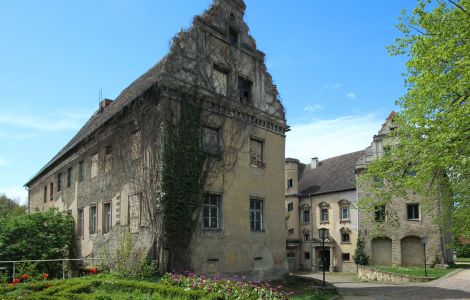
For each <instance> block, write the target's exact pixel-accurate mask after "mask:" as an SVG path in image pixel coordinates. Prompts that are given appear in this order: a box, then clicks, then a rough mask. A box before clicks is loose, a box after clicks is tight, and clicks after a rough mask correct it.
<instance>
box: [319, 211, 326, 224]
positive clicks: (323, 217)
mask: <svg viewBox="0 0 470 300" xmlns="http://www.w3.org/2000/svg"><path fill="white" fill-rule="evenodd" d="M327 222H328V208H322V209H321V210H320V223H327Z"/></svg>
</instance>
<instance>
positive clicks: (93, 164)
mask: <svg viewBox="0 0 470 300" xmlns="http://www.w3.org/2000/svg"><path fill="white" fill-rule="evenodd" d="M90 173H91V174H90V175H91V178H93V177H96V176H97V175H98V153H95V154H93V155H92V156H91V172H90Z"/></svg>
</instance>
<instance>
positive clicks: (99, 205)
mask: <svg viewBox="0 0 470 300" xmlns="http://www.w3.org/2000/svg"><path fill="white" fill-rule="evenodd" d="M245 8H246V7H245V4H244V2H243V1H242V0H214V2H213V4H212V5H211V6H210V8H209V9H208V10H206V11H205V12H204V13H203V14H202V15H200V16H196V17H195V18H194V21H193V24H192V26H191V28H189V29H188V30H185V31H182V32H180V33H179V34H178V35H177V36H176V37H175V38H174V40H173V42H172V46H171V49H170V51H169V53H168V55H167V56H165V57H164V58H163V59H162V60H161V61H160V62H159V63H158V64H156V65H155V66H154V67H152V68H150V69H149V70H148V71H147V72H146V73H145V74H143V75H142V76H141V77H139V78H137V79H136V80H135V81H134V82H133V83H132V84H131V85H130V86H128V87H127V88H126V89H124V90H123V91H122V92H121V94H120V95H119V96H118V97H117V98H116V99H114V100H109V99H105V100H103V101H102V102H101V104H100V107H99V109H98V110H97V111H96V113H95V114H93V116H91V118H90V119H89V121H88V122H87V123H86V124H85V125H84V126H83V128H82V129H80V131H79V132H78V133H77V134H76V135H75V136H74V137H73V138H72V139H71V140H70V141H69V142H68V143H67V144H66V145H65V146H64V147H63V149H62V150H60V151H59V153H58V154H57V155H56V156H55V157H53V158H52V159H51V160H50V161H49V162H48V163H47V164H46V165H45V166H44V167H43V168H42V169H41V170H40V171H39V172H38V173H37V174H36V175H34V177H33V178H31V180H29V181H28V182H27V183H26V186H27V188H28V190H29V209H30V211H31V212H33V211H34V210H36V209H39V210H45V209H48V208H51V207H55V208H58V209H59V210H62V211H68V212H70V213H71V215H72V216H73V217H74V219H75V222H76V235H77V247H78V249H77V252H78V255H79V257H91V256H94V257H97V256H99V253H102V252H103V251H107V252H109V253H108V255H109V256H111V257H114V256H115V255H116V252H117V251H118V250H119V248H120V247H122V246H123V237H129V238H130V240H131V249H130V253H131V254H130V258H129V259H131V260H132V259H134V260H142V259H145V258H146V257H151V258H153V259H155V260H156V261H157V262H158V264H159V267H160V271H163V272H164V271H167V270H168V271H171V270H173V269H178V268H180V269H181V268H186V267H187V268H188V269H191V270H194V271H196V272H200V273H208V274H221V275H222V276H231V275H234V274H243V275H246V276H248V277H251V278H260V279H261V278H262V279H274V278H280V277H281V276H283V275H284V274H285V273H286V271H287V263H286V257H285V240H286V236H285V234H284V232H285V231H284V224H283V222H282V221H280V220H283V219H284V215H285V213H284V201H283V187H284V184H283V181H284V176H283V172H282V171H283V168H284V165H283V160H284V157H285V156H284V149H285V132H286V130H287V129H288V126H287V125H286V120H285V113H284V109H283V105H282V103H281V102H280V100H279V95H278V92H277V88H276V86H275V85H274V84H273V81H272V78H271V76H270V75H269V73H268V72H267V70H266V66H265V63H264V60H265V54H264V53H263V52H261V51H260V50H258V49H257V47H256V43H255V40H254V39H253V38H252V37H251V36H250V34H249V29H248V26H247V24H246V23H245V22H244V20H243V17H244V13H245ZM189 187H194V189H192V190H191V189H189ZM185 260H187V264H184V261H185Z"/></svg>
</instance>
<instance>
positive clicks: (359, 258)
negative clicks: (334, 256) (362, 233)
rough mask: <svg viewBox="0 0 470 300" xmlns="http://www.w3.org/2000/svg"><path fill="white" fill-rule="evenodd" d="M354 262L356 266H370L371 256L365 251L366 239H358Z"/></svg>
mask: <svg viewBox="0 0 470 300" xmlns="http://www.w3.org/2000/svg"><path fill="white" fill-rule="evenodd" d="M353 260H354V263H355V264H356V265H360V266H367V265H368V264H369V256H367V255H366V252H365V249H364V238H362V237H359V238H358V239H357V244H356V250H355V251H354V255H353Z"/></svg>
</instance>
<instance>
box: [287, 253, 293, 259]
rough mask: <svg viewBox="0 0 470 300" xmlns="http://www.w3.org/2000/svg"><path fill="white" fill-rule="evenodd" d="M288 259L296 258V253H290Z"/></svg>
mask: <svg viewBox="0 0 470 300" xmlns="http://www.w3.org/2000/svg"><path fill="white" fill-rule="evenodd" d="M287 257H289V258H294V257H295V252H288V253H287Z"/></svg>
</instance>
